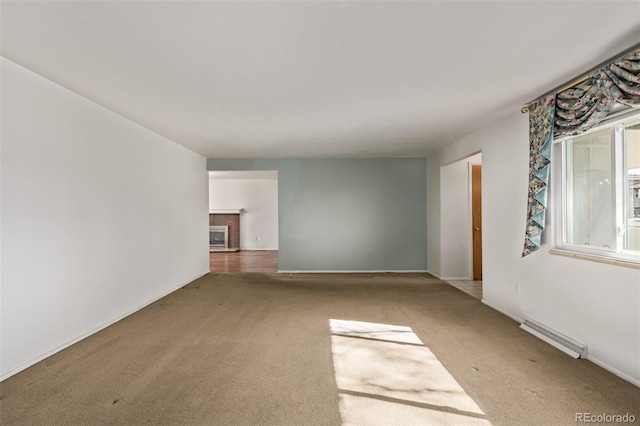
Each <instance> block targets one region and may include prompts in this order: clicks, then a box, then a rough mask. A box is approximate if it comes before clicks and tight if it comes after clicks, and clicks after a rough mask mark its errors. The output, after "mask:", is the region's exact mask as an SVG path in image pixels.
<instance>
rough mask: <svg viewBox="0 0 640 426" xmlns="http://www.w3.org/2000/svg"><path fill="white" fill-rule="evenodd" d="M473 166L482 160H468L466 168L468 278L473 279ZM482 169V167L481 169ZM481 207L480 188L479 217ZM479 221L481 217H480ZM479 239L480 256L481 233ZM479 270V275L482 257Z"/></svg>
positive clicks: (482, 228) (482, 262) (482, 229)
mask: <svg viewBox="0 0 640 426" xmlns="http://www.w3.org/2000/svg"><path fill="white" fill-rule="evenodd" d="M474 166H480V167H482V161H481V162H469V163H468V170H469V174H468V175H469V212H468V214H469V222H468V224H469V279H470V280H474V273H473V256H474V250H473V167H474ZM481 170H482V169H481ZM480 182H481V183H480V188H482V181H480ZM483 210H484V209H483V208H482V190H481V192H480V214H481V218H482V216H483V215H482V213H483ZM481 222H483V221H482V219H481ZM482 231H484V226H483V225H482V223H481V224H480V232H482ZM480 238H481V240H480V244H481V248H480V252H481V256H482V251H483V250H482V246H483V245H484V244H483V242H482V241H483V238H482V234H481V237H480ZM480 270H481V276H482V274H483V271H484V257H483V258H482V259H481V263H480ZM480 280H482V278H480Z"/></svg>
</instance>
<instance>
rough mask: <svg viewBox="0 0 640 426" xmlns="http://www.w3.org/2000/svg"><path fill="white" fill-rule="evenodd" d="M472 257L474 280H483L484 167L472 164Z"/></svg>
mask: <svg viewBox="0 0 640 426" xmlns="http://www.w3.org/2000/svg"><path fill="white" fill-rule="evenodd" d="M471 226H472V235H471V240H472V243H471V251H472V254H471V257H472V265H473V266H472V270H473V280H474V281H481V280H482V166H481V165H479V164H471Z"/></svg>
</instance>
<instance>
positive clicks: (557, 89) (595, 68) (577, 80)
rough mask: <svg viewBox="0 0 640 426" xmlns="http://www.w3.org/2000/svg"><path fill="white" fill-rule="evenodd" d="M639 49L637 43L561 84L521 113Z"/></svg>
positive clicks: (527, 104) (523, 108) (525, 107)
mask: <svg viewBox="0 0 640 426" xmlns="http://www.w3.org/2000/svg"><path fill="white" fill-rule="evenodd" d="M637 49H640V43H636V44H634V45H633V46H631V47H630V48H628V49H626V50H624V51H622V52H620V53H618V54H617V55H614V56H612V57H611V58H609V59H607V60H606V61H603V62H601V63H599V64H598V65H596V66H595V67H593V68H591V69H590V70H589V71H587V72H585V73H583V74H580V76H579V77H577V78H574V79H573V80H570V81H569V82H567V83H564V84H561V85H559V86H557V87H555V88H554V89H551V90H549V91H548V92H546V93H544V94H543V95H540V96H538V97H537V98H536V99H534V100H532V101H530V102H527V103H526V104H524V106H523V107H522V108H521V109H520V112H522V113H523V114H525V113H527V112H529V106H530V105H531V104H532V103H534V102H535V101H537V100H538V99H540V98H542V97H545V96H547V95H550V94H551V93H560V92H563V91H565V90H567V89H569V88H571V87H573V86H577V85H578V84H580V83H584V82H585V81H587V80H588V79H589V76H590V75H591V73H593V72H594V71H596V70H598V69H600V68H602V67H603V66H605V65H607V64H610V63H611V62H615V61H619V60H620V59H622V58H624V57H625V56H627V55H628V54H630V53H631V52H634V51H636V50H637Z"/></svg>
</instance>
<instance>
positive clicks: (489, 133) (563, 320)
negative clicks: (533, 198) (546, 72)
mask: <svg viewBox="0 0 640 426" xmlns="http://www.w3.org/2000/svg"><path fill="white" fill-rule="evenodd" d="M528 132H529V129H528V117H527V115H525V114H520V113H519V112H514V113H513V114H512V115H511V116H509V117H507V118H505V119H504V120H502V121H501V122H498V123H496V124H494V125H491V126H489V127H487V128H486V129H484V130H482V131H479V132H476V133H474V134H472V135H470V136H468V137H466V138H464V139H462V140H460V141H458V142H457V143H455V144H453V145H450V146H448V147H445V148H443V149H442V150H441V151H440V152H439V153H438V155H437V156H436V157H435V158H434V159H432V160H431V164H433V163H436V162H437V163H439V164H441V165H444V164H448V163H450V162H452V161H455V160H457V159H460V158H464V157H465V156H468V155H470V154H473V153H475V152H479V151H482V168H483V181H482V194H483V230H484V232H483V256H484V271H483V272H484V276H483V302H484V303H486V304H488V305H490V306H492V307H494V308H496V309H498V310H499V311H502V312H504V313H505V314H507V315H509V316H511V317H513V318H515V319H517V320H522V319H523V318H524V317H525V316H526V317H530V318H532V319H534V320H537V321H539V322H541V323H543V324H546V325H548V326H549V327H551V328H553V329H555V330H557V331H559V332H561V333H563V334H565V335H567V336H569V337H571V338H573V339H575V340H577V341H580V342H583V343H586V344H587V345H588V347H589V359H590V360H592V361H594V362H595V363H597V364H599V365H602V366H604V367H605V368H607V369H608V370H610V371H612V372H614V373H616V374H618V375H620V376H621V377H623V378H625V379H627V380H629V381H631V382H633V383H635V384H636V385H640V363H639V362H638V360H639V359H640V271H639V270H637V269H631V268H625V267H620V266H613V265H607V264H602V263H595V262H589V261H584V260H577V259H571V258H566V257H561V256H554V255H551V254H549V252H548V250H549V249H550V248H552V245H551V243H550V238H549V237H548V235H551V234H550V232H552V231H553V230H552V229H551V225H550V226H549V227H548V228H547V234H546V235H547V237H546V238H545V239H544V240H543V244H542V247H541V249H540V250H539V251H537V252H535V253H533V254H531V255H529V256H527V257H525V258H522V257H521V252H522V247H523V241H524V231H525V221H526V220H525V215H526V204H527V179H528V150H529V143H528ZM438 190H439V188H436V187H435V186H434V185H431V186H429V191H430V193H429V197H430V198H429V200H432V199H433V197H436V199H439V198H440V196H439V194H437V193H436V191H438ZM430 212H431V210H429V213H430ZM444 214H445V212H443V215H444ZM436 222H437V223H436ZM429 223H430V229H429V235H431V234H432V233H434V232H439V231H440V230H439V227H440V225H441V222H440V221H434V222H429ZM429 253H431V250H429ZM436 266H437V265H436ZM429 268H430V269H431V264H430V265H429ZM518 286H519V291H518ZM576 362H579V361H576Z"/></svg>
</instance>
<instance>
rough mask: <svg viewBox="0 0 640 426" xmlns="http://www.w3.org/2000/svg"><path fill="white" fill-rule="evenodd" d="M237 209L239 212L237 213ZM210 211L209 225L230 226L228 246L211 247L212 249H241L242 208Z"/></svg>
mask: <svg viewBox="0 0 640 426" xmlns="http://www.w3.org/2000/svg"><path fill="white" fill-rule="evenodd" d="M236 211H237V213H236ZM236 211H216V210H212V211H210V212H209V226H210V227H212V226H216V227H219V226H226V227H228V233H227V236H228V239H229V240H228V244H227V246H228V247H226V248H225V247H219V248H218V247H211V248H210V251H238V250H240V210H236Z"/></svg>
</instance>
